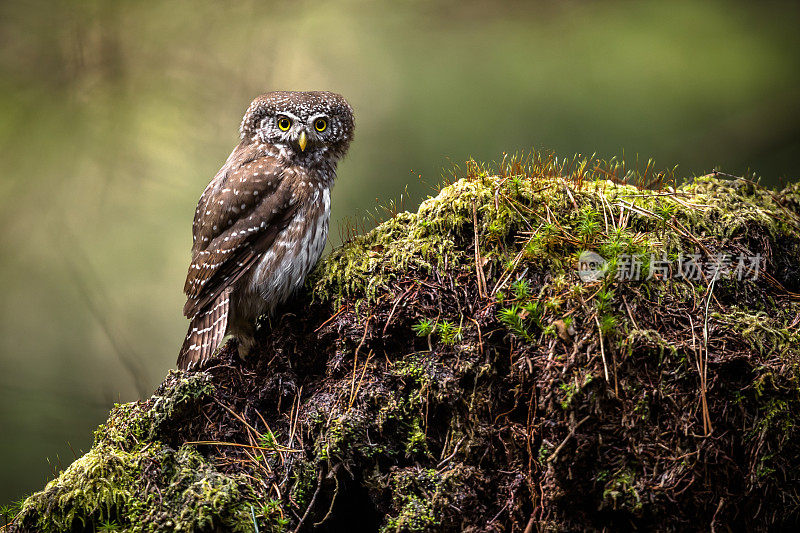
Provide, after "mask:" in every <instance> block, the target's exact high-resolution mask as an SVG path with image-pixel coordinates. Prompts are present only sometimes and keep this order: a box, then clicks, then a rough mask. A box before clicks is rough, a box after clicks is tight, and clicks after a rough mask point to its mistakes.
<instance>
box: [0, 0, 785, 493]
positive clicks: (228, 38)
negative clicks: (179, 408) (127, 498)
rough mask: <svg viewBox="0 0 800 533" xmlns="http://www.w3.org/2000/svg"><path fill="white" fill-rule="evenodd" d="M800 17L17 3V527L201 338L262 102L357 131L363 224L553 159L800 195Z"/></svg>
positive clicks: (5, 326) (341, 199) (1, 399)
mask: <svg viewBox="0 0 800 533" xmlns="http://www.w3.org/2000/svg"><path fill="white" fill-rule="evenodd" d="M799 22H800V7H798V4H797V3H796V2H795V3H773V2H749V3H745V2H741V3H738V2H737V3H734V2H720V1H716V2H715V1H702V2H700V1H674V2H672V1H671V2H662V1H639V2H620V1H606V2H596V1H595V2H591V1H541V2H524V3H523V2H516V3H513V2H512V3H504V4H501V3H497V2H473V1H448V2H431V1H421V0H420V1H391V0H376V1H356V0H353V1H343V2H329V1H324V0H295V1H292V2H268V1H263V0H262V1H239V2H235V3H234V2H211V1H203V0H200V1H198V0H191V1H188V0H187V1H182V2H175V1H158V2H156V1H140V2H116V1H105V2H103V1H97V0H95V1H92V0H80V1H78V0H74V1H66V0H65V1H57V0H56V1H47V2H45V1H42V0H32V1H25V2H18V3H14V2H8V1H6V2H2V4H0V43H2V46H1V47H0V333H1V334H0V432H1V433H0V434H1V435H2V436H1V437H0V503H6V502H8V501H10V500H12V499H17V498H20V497H22V496H23V495H25V494H26V493H29V492H31V491H33V490H35V489H37V488H39V487H41V486H42V485H43V483H44V482H45V481H47V480H48V479H50V478H51V476H52V474H53V469H58V468H60V467H62V466H63V467H65V466H66V465H67V464H69V463H70V462H71V461H72V460H73V451H72V450H73V449H74V451H75V453H80V450H81V449H86V448H87V447H88V446H89V445H90V442H91V438H92V431H93V429H94V428H95V426H96V425H97V424H99V423H101V422H102V421H103V420H104V419H105V416H106V413H107V411H108V409H109V407H111V405H112V404H113V403H114V402H125V401H131V400H134V399H137V398H140V397H146V396H148V395H149V394H150V393H151V392H152V390H153V388H154V387H155V386H156V385H157V384H158V383H159V382H160V381H161V379H162V377H163V376H164V374H165V373H166V371H167V370H168V369H169V368H172V367H173V365H174V363H175V357H176V355H177V350H178V347H179V345H180V343H181V340H182V338H183V335H184V333H185V327H186V325H187V323H186V321H185V320H184V318H183V317H182V315H181V307H182V305H183V296H182V294H181V290H182V287H183V280H184V275H185V273H186V267H187V264H188V260H189V255H188V254H189V248H190V246H191V236H190V226H191V219H192V216H193V211H194V207H195V203H196V201H197V199H198V197H199V195H200V193H201V191H202V190H203V188H204V187H205V185H206V183H207V182H208V180H209V179H210V178H211V177H212V176H213V175H214V173H215V172H216V170H217V169H218V168H219V166H220V165H221V164H222V162H223V161H224V160H225V158H226V157H227V155H228V153H229V151H230V150H231V149H232V148H233V146H234V145H235V144H236V142H237V128H238V125H239V121H240V119H241V115H242V113H243V112H244V110H245V108H246V107H247V105H248V103H249V102H250V100H251V99H252V98H253V97H254V96H255V95H257V94H259V93H260V92H264V91H267V90H271V89H327V90H333V91H337V92H341V93H342V94H344V95H346V96H347V98H348V99H349V100H350V102H351V103H352V104H353V107H354V108H355V110H356V114H357V128H356V141H355V143H354V145H353V147H352V150H351V152H350V155H349V157H348V159H347V160H346V161H344V162H343V163H342V165H341V167H340V172H339V176H340V178H339V181H338V182H337V185H336V189H335V191H334V197H333V206H334V209H333V224H332V231H331V245H336V244H338V242H340V232H339V231H338V229H337V228H338V226H339V222H340V221H342V220H343V219H344V218H345V217H347V216H350V217H354V218H355V219H359V220H360V219H362V218H364V217H365V215H366V220H367V224H368V225H369V224H370V217H369V215H367V213H368V212H369V211H370V210H373V209H374V207H375V205H376V199H378V202H384V203H385V202H386V201H388V200H391V199H394V200H399V198H400V196H401V194H402V195H403V197H404V202H405V205H406V207H408V208H415V207H416V205H417V203H418V202H419V201H420V200H421V199H423V198H424V197H425V196H426V195H427V194H429V193H431V192H432V186H433V185H434V184H435V183H436V182H438V181H439V179H440V176H441V175H442V174H443V173H445V174H446V173H447V171H448V170H449V168H450V167H451V162H452V163H458V162H463V161H464V160H466V159H467V158H469V157H475V158H477V159H481V160H486V161H491V160H497V159H500V158H501V157H502V153H503V152H509V153H512V152H515V151H519V150H525V149H529V148H531V147H537V148H544V149H553V150H555V151H557V152H558V153H560V154H562V155H572V154H574V153H576V152H580V153H584V154H591V153H593V152H596V153H597V154H598V155H599V156H602V157H611V156H614V155H621V154H623V153H624V154H625V155H626V156H627V157H630V158H633V157H636V156H637V155H638V156H639V157H640V159H643V160H646V159H647V158H649V157H654V158H655V159H656V164H657V165H658V166H660V167H672V166H673V165H675V164H678V165H679V167H678V168H679V171H678V173H679V174H680V175H681V176H685V177H691V176H692V175H698V174H703V173H705V172H707V171H709V170H711V169H713V168H714V167H717V166H719V167H721V168H722V169H723V170H725V171H727V172H731V173H735V174H740V173H744V172H747V171H748V169H749V170H751V171H754V172H755V173H757V174H758V175H760V176H762V179H763V181H764V182H766V183H769V184H773V185H776V186H777V185H778V184H779V183H780V180H786V179H789V180H791V179H792V178H795V177H797V176H798V175H800V160H799V158H798V154H800V52H798V50H800V32H798V23H799Z"/></svg>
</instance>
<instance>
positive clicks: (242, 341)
mask: <svg viewBox="0 0 800 533" xmlns="http://www.w3.org/2000/svg"><path fill="white" fill-rule="evenodd" d="M254 334H255V328H253V334H241V333H240V334H239V335H237V336H236V339H237V340H238V341H239V359H241V360H245V359H247V358H249V357H250V356H251V355H252V354H253V352H254V351H255V347H256V339H255V335H254Z"/></svg>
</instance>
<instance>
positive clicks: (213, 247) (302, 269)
mask: <svg viewBox="0 0 800 533" xmlns="http://www.w3.org/2000/svg"><path fill="white" fill-rule="evenodd" d="M353 127H354V120H353V110H352V109H351V108H350V105H348V103H347V101H346V100H345V99H344V98H343V97H342V96H340V95H338V94H334V93H329V92H282V91H281V92H271V93H267V94H263V95H261V96H259V97H258V98H256V99H255V100H253V102H252V103H251V104H250V107H249V108H248V109H247V112H246V113H245V115H244V118H243V119H242V125H241V128H240V142H239V144H238V146H236V148H234V149H233V152H232V153H231V155H230V156H229V157H228V160H227V161H226V162H225V164H224V165H223V166H222V168H221V169H220V171H219V172H217V175H216V176H214V179H213V180H211V183H209V184H208V186H207V187H206V189H205V191H203V194H202V196H201V197H200V201H199V202H198V204H197V211H195V215H194V224H193V225H192V233H193V246H192V264H191V265H190V266H189V273H188V275H187V276H186V284H185V286H184V289H183V290H184V292H185V293H186V296H187V301H186V305H185V306H184V308H183V313H184V315H186V316H187V317H188V318H190V319H191V325H190V326H189V332H188V333H187V335H186V339H185V340H184V342H183V347H182V348H181V351H180V355H179V356H178V366H179V367H180V368H183V369H185V368H189V367H191V366H192V365H195V364H197V363H200V362H203V361H205V360H206V359H208V358H209V357H210V356H211V355H212V354H213V353H214V351H215V350H216V349H217V346H218V345H219V344H220V342H221V341H222V339H223V338H224V337H226V336H227V335H232V336H234V337H236V338H237V339H238V341H239V355H240V356H242V357H244V356H246V355H247V354H248V353H249V352H250V351H251V350H252V348H253V346H254V343H255V341H254V334H255V328H256V320H257V319H258V317H259V316H260V315H262V314H268V313H272V312H273V311H274V310H275V307H276V306H277V305H278V304H280V303H282V302H284V301H286V300H287V299H288V298H289V296H291V294H292V293H293V292H294V291H295V290H296V289H297V288H298V287H300V286H301V285H302V283H303V281H304V280H305V278H306V276H307V275H308V273H309V272H310V271H311V269H312V268H313V267H314V265H315V264H316V263H317V261H318V260H319V257H320V255H321V254H322V250H323V248H324V247H325V240H326V239H327V236H328V220H329V218H330V206H331V201H330V198H331V197H330V191H331V187H332V186H333V181H334V179H335V178H336V164H337V163H338V161H339V160H340V159H341V158H342V157H343V156H344V154H345V153H346V152H347V148H348V147H349V145H350V141H351V140H352V138H353Z"/></svg>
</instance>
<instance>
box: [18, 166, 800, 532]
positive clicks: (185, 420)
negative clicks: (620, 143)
mask: <svg viewBox="0 0 800 533" xmlns="http://www.w3.org/2000/svg"><path fill="white" fill-rule="evenodd" d="M649 171H650V165H649V164H648V167H647V169H645V170H644V172H642V173H641V175H637V174H636V172H632V171H629V170H627V169H626V168H625V167H624V165H623V164H622V163H617V162H614V161H612V162H600V161H595V160H580V159H575V160H571V161H569V162H568V163H565V162H563V161H559V160H557V159H555V158H553V157H548V156H546V155H541V154H536V155H534V156H533V157H532V158H530V159H528V160H525V161H512V162H505V163H503V164H502V165H500V168H498V169H496V170H494V171H488V170H486V169H484V168H482V167H480V166H479V165H475V164H474V163H471V164H470V165H469V166H468V170H467V172H466V173H465V174H466V175H465V176H464V177H463V178H461V179H459V180H457V181H455V182H454V183H452V184H450V185H448V186H446V187H444V188H443V189H442V190H441V192H440V193H439V195H438V196H437V197H436V198H432V199H429V200H427V201H425V202H424V203H423V204H422V206H421V207H420V209H419V211H418V212H417V213H416V214H413V213H400V214H398V215H396V216H394V217H392V218H391V219H390V220H388V221H386V222H385V223H383V224H382V225H380V226H379V227H377V228H376V229H374V230H372V231H371V232H369V233H367V234H365V235H362V236H358V237H355V238H354V239H353V240H352V241H351V242H349V243H348V244H346V245H345V246H343V247H342V248H340V249H338V250H336V251H334V252H333V253H332V254H331V255H330V257H328V258H327V259H326V260H325V261H324V262H323V263H322V264H321V265H320V267H319V268H318V269H317V271H316V273H315V275H314V276H313V278H312V279H311V280H310V281H309V290H308V291H307V292H306V293H305V294H304V295H301V296H299V297H298V298H297V299H296V300H295V301H294V302H293V303H292V304H291V305H290V306H287V307H286V308H285V309H283V311H282V313H280V314H279V316H278V317H276V318H274V319H272V320H271V321H267V322H265V323H264V324H263V327H262V329H261V334H262V338H261V340H260V345H259V350H260V356H259V357H258V358H256V359H253V360H250V361H246V362H241V361H239V360H238V359H237V358H236V357H235V356H234V353H235V347H234V346H232V345H229V346H226V347H225V349H223V350H222V352H221V353H220V354H219V357H218V358H217V359H216V360H214V361H213V363H212V364H210V365H209V366H207V367H206V368H203V369H201V370H199V371H196V372H187V373H182V372H171V373H170V375H169V376H168V377H167V379H166V380H165V381H164V383H163V384H162V385H161V387H160V388H159V389H158V390H157V391H156V393H155V395H154V396H153V397H152V398H150V399H149V400H147V401H144V402H138V403H132V404H126V405H120V406H117V407H116V408H115V409H114V410H113V411H112V413H111V416H110V418H109V420H108V422H107V423H106V424H105V425H104V426H101V427H100V428H99V429H98V431H97V433H96V439H95V444H94V446H93V448H92V450H91V451H90V452H89V453H88V454H86V455H85V456H84V457H82V458H80V459H79V460H77V461H76V462H75V463H74V464H73V465H72V466H70V467H69V468H68V469H67V470H65V471H64V472H63V473H62V474H61V475H60V476H59V477H58V478H57V479H55V480H54V481H52V482H51V483H49V484H48V485H47V487H45V489H44V490H43V491H42V492H39V493H37V494H34V495H33V496H31V497H30V498H29V499H28V500H27V501H26V502H25V504H24V507H23V509H22V512H21V513H20V514H19V516H18V517H17V518H16V520H15V522H14V525H13V526H12V529H14V530H16V531H95V530H100V529H103V528H105V529H108V530H115V531H256V530H257V531H261V532H263V531H295V530H319V531H384V532H390V531H391V532H395V531H526V532H528V531H533V530H552V531H587V530H628V529H631V528H640V529H647V530H651V529H655V530H664V531H671V530H681V531H683V530H704V531H705V530H709V529H711V530H714V529H718V530H768V529H774V528H790V527H793V526H794V527H796V526H797V525H800V499H799V498H798V495H797V492H796V488H797V486H798V481H800V430H798V425H797V423H796V421H795V419H794V416H795V415H796V413H798V412H800V383H798V364H799V363H800V347H798V340H800V333H798V325H799V324H800V300H799V298H800V295H798V294H797V293H798V292H800V275H799V274H798V265H800V187H798V186H797V185H794V186H790V187H788V188H786V189H785V190H783V191H781V192H775V191H770V190H766V189H764V188H762V187H760V186H759V185H758V184H756V183H753V182H751V181H748V180H744V179H723V178H722V177H720V176H718V175H715V176H706V177H702V178H698V179H695V180H693V181H692V182H691V183H688V184H685V185H682V186H680V187H678V188H677V189H673V188H671V187H666V188H665V187H663V186H660V185H658V186H655V187H651V188H647V189H645V188H637V187H634V186H632V185H629V184H625V183H621V181H623V180H628V181H632V180H633V179H635V178H637V177H638V178H639V180H640V181H641V182H646V181H647V180H648V172H649ZM663 178H664V175H661V176H658V177H657V178H656V180H657V181H658V179H663ZM585 250H592V251H595V252H596V253H598V254H599V255H600V256H602V258H603V259H604V260H605V263H604V266H603V270H602V272H601V273H604V275H597V276H596V278H597V279H596V280H594V281H583V280H582V278H581V275H579V272H578V269H577V265H578V264H579V257H580V254H581V252H583V251H585ZM756 268H757V270H756ZM693 269H694V270H693ZM679 272H680V273H683V276H678V275H677V274H678V273H679ZM583 274H586V272H583ZM695 274H696V275H695ZM628 278H633V279H628ZM636 278H638V279H636Z"/></svg>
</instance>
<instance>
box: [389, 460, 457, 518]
mask: <svg viewBox="0 0 800 533" xmlns="http://www.w3.org/2000/svg"><path fill="white" fill-rule="evenodd" d="M462 479H463V473H462V472H461V471H459V470H449V471H444V472H439V471H437V470H434V469H420V468H405V469H403V470H400V471H398V472H395V473H394V474H392V475H391V477H390V479H389V482H388V484H389V486H390V487H391V489H392V495H393V496H392V498H393V507H394V512H392V513H390V515H389V516H388V517H387V519H386V521H385V523H384V525H383V527H382V528H381V532H382V533H395V532H422V531H438V530H439V529H440V526H441V513H442V511H443V510H444V508H445V507H446V506H447V505H448V504H450V503H451V502H452V501H453V497H454V494H453V492H452V489H453V487H454V486H457V485H458V484H459V482H460V481H461V480H462Z"/></svg>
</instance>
